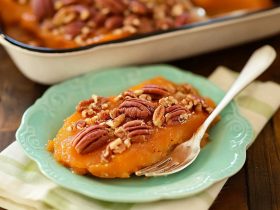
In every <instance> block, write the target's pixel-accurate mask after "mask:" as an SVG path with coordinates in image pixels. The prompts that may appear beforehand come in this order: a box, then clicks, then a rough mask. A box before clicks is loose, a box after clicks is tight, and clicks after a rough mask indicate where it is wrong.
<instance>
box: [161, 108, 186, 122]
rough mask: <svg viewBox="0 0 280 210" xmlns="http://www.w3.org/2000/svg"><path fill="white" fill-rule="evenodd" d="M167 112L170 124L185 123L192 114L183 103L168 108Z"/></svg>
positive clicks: (166, 115) (167, 119)
mask: <svg viewBox="0 0 280 210" xmlns="http://www.w3.org/2000/svg"><path fill="white" fill-rule="evenodd" d="M166 113H167V114H165V117H166V122H167V124H168V125H176V124H179V123H184V122H185V121H186V120H187V119H188V117H189V114H190V112H189V111H188V110H187V109H186V108H184V107H183V106H181V105H173V106H171V107H168V108H166Z"/></svg>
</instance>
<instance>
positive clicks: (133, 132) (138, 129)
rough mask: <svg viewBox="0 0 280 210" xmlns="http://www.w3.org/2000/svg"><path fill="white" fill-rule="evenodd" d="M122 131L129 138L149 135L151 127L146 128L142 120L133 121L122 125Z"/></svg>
mask: <svg viewBox="0 0 280 210" xmlns="http://www.w3.org/2000/svg"><path fill="white" fill-rule="evenodd" d="M123 128H124V131H125V132H127V133H128V134H127V136H128V137H129V138H133V137H136V136H142V135H149V134H151V126H148V125H147V124H146V123H145V122H144V121H143V120H133V121H129V122H127V123H125V124H124V125H123Z"/></svg>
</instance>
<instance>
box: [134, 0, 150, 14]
mask: <svg viewBox="0 0 280 210" xmlns="http://www.w3.org/2000/svg"><path fill="white" fill-rule="evenodd" d="M129 9H130V10H131V11H132V12H133V13H135V14H139V15H145V14H147V13H149V12H150V10H149V8H148V7H147V6H146V5H145V4H144V3H142V2H141V1H138V0H132V1H130V2H129Z"/></svg>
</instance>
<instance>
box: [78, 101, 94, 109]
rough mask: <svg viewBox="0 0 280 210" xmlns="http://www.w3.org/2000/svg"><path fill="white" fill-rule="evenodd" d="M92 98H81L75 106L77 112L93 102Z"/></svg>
mask: <svg viewBox="0 0 280 210" xmlns="http://www.w3.org/2000/svg"><path fill="white" fill-rule="evenodd" d="M93 102H94V100H93V99H92V98H91V99H88V100H83V101H81V102H80V103H79V104H78V105H77V106H76V111H77V112H82V111H83V110H85V109H87V108H88V106H89V105H90V104H91V103H93Z"/></svg>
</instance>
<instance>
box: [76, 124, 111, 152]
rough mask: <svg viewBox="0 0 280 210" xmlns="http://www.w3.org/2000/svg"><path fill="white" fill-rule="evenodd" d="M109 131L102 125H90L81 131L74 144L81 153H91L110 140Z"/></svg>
mask: <svg viewBox="0 0 280 210" xmlns="http://www.w3.org/2000/svg"><path fill="white" fill-rule="evenodd" d="M109 138H110V137H109V132H108V130H107V129H106V128H105V127H104V126H102V125H93V126H90V127H88V128H86V129H84V130H82V131H81V132H79V133H78V134H77V135H76V136H75V137H74V138H73V142H72V145H73V146H74V147H75V149H76V151H77V152H78V153H79V154H86V153H90V152H92V151H94V150H96V149H98V148H100V147H102V146H103V145H105V144H106V143H108V142H109Z"/></svg>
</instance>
